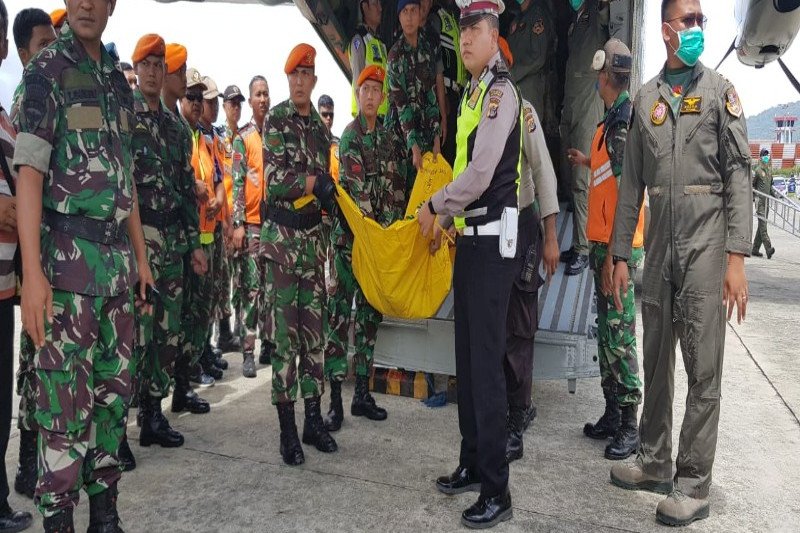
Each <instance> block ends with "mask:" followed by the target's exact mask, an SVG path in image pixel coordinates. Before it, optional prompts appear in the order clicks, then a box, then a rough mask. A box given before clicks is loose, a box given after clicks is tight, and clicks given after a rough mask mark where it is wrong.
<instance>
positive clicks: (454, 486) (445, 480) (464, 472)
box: [436, 465, 481, 496]
mask: <svg viewBox="0 0 800 533" xmlns="http://www.w3.org/2000/svg"><path fill="white" fill-rule="evenodd" d="M436 488H437V489H438V490H439V492H441V493H444V494H449V495H451V496H452V495H454V494H461V493H463V492H480V490H481V479H480V477H478V473H477V472H474V471H473V470H471V469H469V468H467V467H465V466H461V465H459V467H458V468H456V471H455V472H453V473H452V474H450V475H449V476H442V477H440V478H439V479H437V480H436Z"/></svg>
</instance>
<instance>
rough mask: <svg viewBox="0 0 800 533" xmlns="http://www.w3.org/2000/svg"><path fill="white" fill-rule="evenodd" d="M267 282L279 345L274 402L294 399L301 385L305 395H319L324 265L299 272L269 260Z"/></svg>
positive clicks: (275, 354) (275, 358)
mask: <svg viewBox="0 0 800 533" xmlns="http://www.w3.org/2000/svg"><path fill="white" fill-rule="evenodd" d="M266 281H267V285H268V286H269V287H271V290H270V291H269V292H268V293H265V294H267V299H268V302H267V305H269V307H270V309H271V313H272V315H273V317H272V318H273V332H274V340H275V344H276V349H275V351H274V352H273V355H272V403H273V404H276V405H277V404H279V403H286V402H294V401H295V400H296V399H297V389H298V384H299V388H300V394H301V396H302V397H303V398H313V397H317V396H320V395H321V394H322V393H323V389H324V387H323V381H322V378H323V354H322V335H323V324H324V318H325V317H324V314H325V313H324V305H325V275H324V273H323V271H322V265H320V266H319V268H316V269H314V270H307V271H301V272H297V271H295V270H292V269H291V268H288V267H286V266H284V265H281V264H280V263H277V262H275V261H267V267H266ZM298 357H299V358H300V363H299V365H298V363H297V358H298ZM298 372H299V377H298Z"/></svg>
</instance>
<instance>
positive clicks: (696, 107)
mask: <svg viewBox="0 0 800 533" xmlns="http://www.w3.org/2000/svg"><path fill="white" fill-rule="evenodd" d="M702 104H703V98H702V97H701V96H687V97H686V98H684V99H683V100H682V101H681V115H687V114H692V113H695V114H696V113H700V112H701V111H702Z"/></svg>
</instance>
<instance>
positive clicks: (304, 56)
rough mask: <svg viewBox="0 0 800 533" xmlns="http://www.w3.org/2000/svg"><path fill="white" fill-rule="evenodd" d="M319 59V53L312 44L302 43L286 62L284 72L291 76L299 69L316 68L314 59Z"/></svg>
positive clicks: (293, 49) (290, 53) (294, 49)
mask: <svg viewBox="0 0 800 533" xmlns="http://www.w3.org/2000/svg"><path fill="white" fill-rule="evenodd" d="M315 57H317V51H316V50H314V47H313V46H311V45H310V44H306V43H300V44H298V45H297V46H295V47H294V48H292V51H291V52H289V59H287V60H286V66H284V67H283V71H284V72H285V73H286V74H291V73H292V72H294V71H295V69H296V68H297V67H308V68H314V58H315Z"/></svg>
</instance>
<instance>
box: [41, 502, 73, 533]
mask: <svg viewBox="0 0 800 533" xmlns="http://www.w3.org/2000/svg"><path fill="white" fill-rule="evenodd" d="M42 526H43V527H44V531H45V533H75V526H74V524H73V523H72V507H67V508H66V509H64V510H63V511H60V512H58V513H56V514H54V515H53V516H47V517H45V518H44V520H43V521H42Z"/></svg>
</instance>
